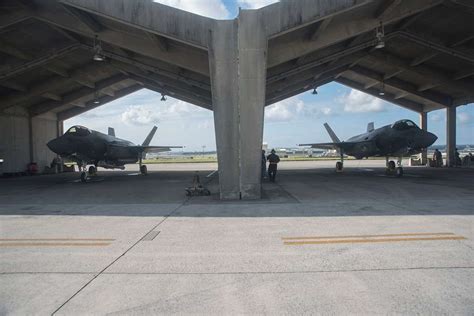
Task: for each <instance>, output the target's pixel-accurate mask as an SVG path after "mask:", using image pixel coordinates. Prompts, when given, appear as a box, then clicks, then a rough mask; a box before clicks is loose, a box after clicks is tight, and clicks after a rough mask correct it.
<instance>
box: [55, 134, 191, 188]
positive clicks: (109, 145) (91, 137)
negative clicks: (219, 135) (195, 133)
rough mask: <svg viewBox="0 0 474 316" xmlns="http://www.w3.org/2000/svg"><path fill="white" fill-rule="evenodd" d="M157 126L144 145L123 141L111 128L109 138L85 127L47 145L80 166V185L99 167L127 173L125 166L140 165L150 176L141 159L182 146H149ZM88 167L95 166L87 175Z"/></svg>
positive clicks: (142, 170)
mask: <svg viewBox="0 0 474 316" xmlns="http://www.w3.org/2000/svg"><path fill="white" fill-rule="evenodd" d="M156 129H157V127H156V126H154V127H153V129H152V130H151V131H150V133H149V134H148V136H147V137H146V138H145V141H144V142H143V144H141V145H135V144H134V143H132V142H129V141H127V140H124V139H120V138H117V137H115V131H114V129H113V128H111V127H109V130H108V135H106V134H102V133H100V132H97V131H94V130H90V129H88V128H87V127H84V126H79V125H76V126H73V127H71V128H69V129H68V130H67V132H66V133H64V135H62V136H60V137H58V138H55V139H53V140H51V141H50V142H48V144H47V146H48V147H49V149H51V150H52V151H53V152H55V153H56V154H58V155H60V156H61V157H65V158H69V159H71V160H73V161H75V162H77V164H78V166H79V170H80V171H81V181H83V182H86V181H87V179H88V175H95V174H96V173H97V167H102V168H106V169H114V168H118V169H121V170H123V169H125V166H124V165H125V164H133V163H136V162H137V161H138V162H139V164H140V172H141V173H142V174H146V173H147V167H146V166H145V165H143V164H142V159H143V157H144V156H145V155H146V153H148V152H163V151H170V150H171V148H182V147H181V146H149V144H150V142H151V139H152V138H153V136H154V135H155V132H156ZM87 165H92V166H90V167H89V169H88V174H87V173H86V171H85V170H86V167H87Z"/></svg>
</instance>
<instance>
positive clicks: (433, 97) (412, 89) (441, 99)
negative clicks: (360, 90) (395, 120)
mask: <svg viewBox="0 0 474 316" xmlns="http://www.w3.org/2000/svg"><path fill="white" fill-rule="evenodd" d="M350 71H352V72H355V73H356V74H358V75H361V76H364V77H367V78H370V79H372V80H376V81H378V82H380V83H384V84H385V85H386V86H391V87H393V88H395V89H397V90H401V91H404V92H406V93H408V94H412V95H414V96H417V97H420V98H422V99H425V100H427V101H429V102H433V103H436V104H438V105H440V106H442V107H447V106H451V105H452V99H451V97H449V96H445V95H440V94H437V93H433V92H429V91H427V92H420V91H418V90H417V87H416V86H414V85H413V84H411V83H409V82H405V81H403V80H400V79H397V78H391V79H388V80H384V79H383V74H379V73H377V72H375V71H373V70H370V69H367V68H364V67H361V66H354V67H352V68H351V69H350ZM364 88H365V87H364ZM369 88H370V87H369Z"/></svg>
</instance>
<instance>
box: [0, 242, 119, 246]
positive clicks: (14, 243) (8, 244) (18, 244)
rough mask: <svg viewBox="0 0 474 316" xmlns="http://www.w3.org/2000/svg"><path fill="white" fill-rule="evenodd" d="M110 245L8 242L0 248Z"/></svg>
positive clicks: (1, 244) (101, 243) (104, 243)
mask: <svg viewBox="0 0 474 316" xmlns="http://www.w3.org/2000/svg"><path fill="white" fill-rule="evenodd" d="M108 245H110V243H107V242H96V243H92V242H83V243H80V242H76V243H74V242H66V243H60V242H8V243H0V247H102V246H108Z"/></svg>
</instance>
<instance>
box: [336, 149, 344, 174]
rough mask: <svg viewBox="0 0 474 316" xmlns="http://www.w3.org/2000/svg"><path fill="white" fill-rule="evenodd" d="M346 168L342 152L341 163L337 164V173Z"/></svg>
mask: <svg viewBox="0 0 474 316" xmlns="http://www.w3.org/2000/svg"><path fill="white" fill-rule="evenodd" d="M343 168H344V153H343V152H342V150H341V161H338V162H336V172H342V169H343Z"/></svg>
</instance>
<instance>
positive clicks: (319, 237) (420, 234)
mask: <svg viewBox="0 0 474 316" xmlns="http://www.w3.org/2000/svg"><path fill="white" fill-rule="evenodd" d="M440 235H454V234H453V233H405V234H383V235H348V236H314V237H282V238H281V239H283V240H304V239H337V238H371V237H407V236H440Z"/></svg>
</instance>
